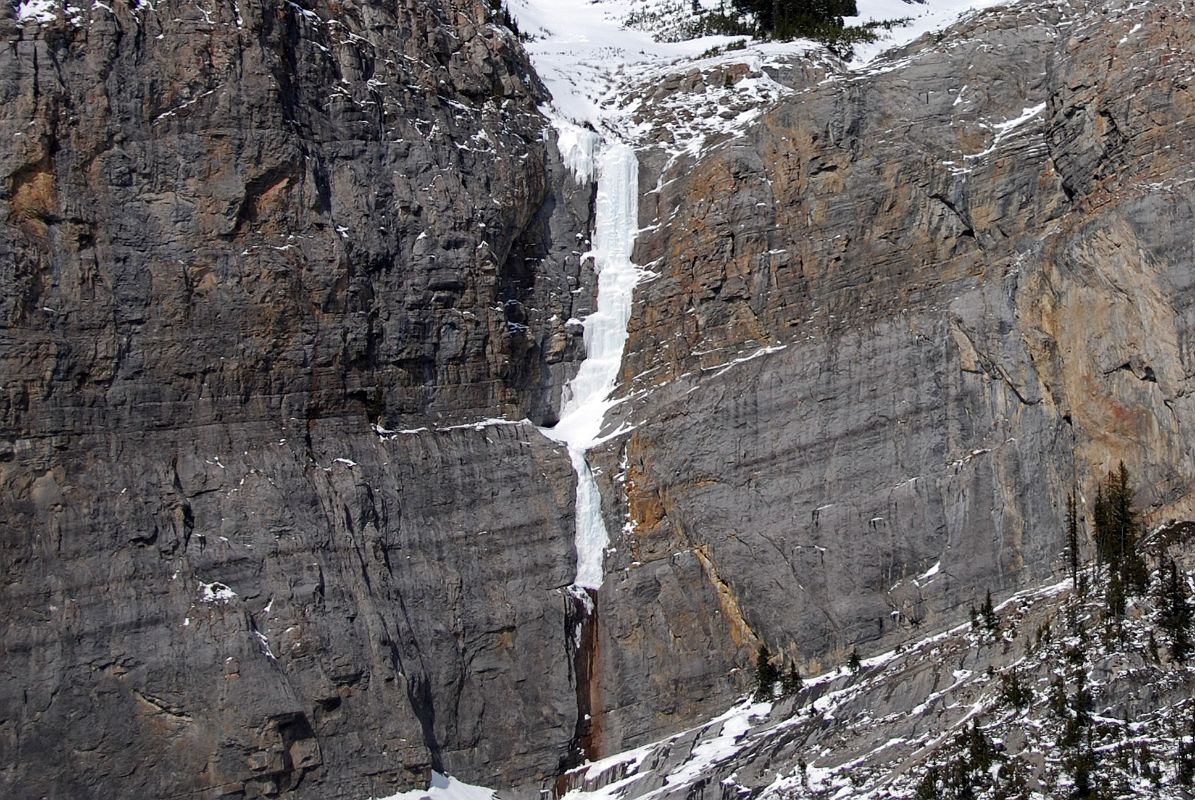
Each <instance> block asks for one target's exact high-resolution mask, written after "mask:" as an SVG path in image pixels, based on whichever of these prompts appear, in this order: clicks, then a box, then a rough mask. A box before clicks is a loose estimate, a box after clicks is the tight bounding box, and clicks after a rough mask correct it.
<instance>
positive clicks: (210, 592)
mask: <svg viewBox="0 0 1195 800" xmlns="http://www.w3.org/2000/svg"><path fill="white" fill-rule="evenodd" d="M236 596H237V593H236V592H234V591H233V590H232V589H230V588H229V587H227V586H225V585H224V584H222V583H217V582H212V583H204V582H203V581H200V582H199V602H201V603H217V604H221V605H222V604H224V603H228V602H230V601H231V600H232V599H233V598H235V597H236Z"/></svg>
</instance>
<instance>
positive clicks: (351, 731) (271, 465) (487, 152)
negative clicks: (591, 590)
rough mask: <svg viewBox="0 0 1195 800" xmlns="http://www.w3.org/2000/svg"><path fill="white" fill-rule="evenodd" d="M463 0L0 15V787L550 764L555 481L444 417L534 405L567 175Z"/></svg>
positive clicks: (74, 787) (544, 402)
mask: <svg viewBox="0 0 1195 800" xmlns="http://www.w3.org/2000/svg"><path fill="white" fill-rule="evenodd" d="M26 5H28V4H26ZM21 12H22V13H23V14H26V13H27V12H28V9H25V8H24V6H22V7H21ZM489 14H490V11H489V8H488V6H483V5H481V4H475V3H470V2H443V3H438V2H430V3H429V2H411V3H405V4H403V3H399V4H375V3H357V2H349V3H322V2H321V3H316V4H314V5H311V6H310V7H303V6H300V5H297V4H293V3H283V4H276V3H259V2H251V1H250V0H243V1H242V2H239V3H224V4H216V6H215V8H214V9H213V10H211V11H208V10H206V9H205V8H202V7H200V6H197V5H195V4H193V3H181V2H179V3H176V2H161V3H156V4H152V5H151V4H148V3H145V4H126V3H120V2H118V3H115V4H113V5H112V7H111V8H110V9H109V8H108V7H107V6H104V5H98V6H95V8H94V9H91V10H89V11H77V10H71V9H68V10H67V12H66V13H65V16H64V14H63V12H62V11H61V10H59V11H58V12H57V16H55V12H52V11H51V12H49V13H48V14H46V15H45V16H46V17H47V18H46V19H44V20H40V21H39V20H37V19H33V18H26V19H18V18H16V17H15V16H14V17H12V18H6V19H4V20H2V21H0V37H3V40H4V43H5V44H4V47H3V50H2V53H3V55H0V59H3V75H4V78H3V80H2V81H0V96H2V97H3V102H4V104H5V108H6V113H5V115H4V119H3V122H0V125H2V126H3V128H4V134H3V135H4V139H5V141H6V142H8V143H9V144H8V145H7V146H6V147H5V148H4V152H3V153H2V154H0V178H2V181H0V184H2V186H3V195H2V197H0V218H2V223H0V265H2V266H0V270H3V273H2V274H3V285H4V292H3V297H2V299H0V320H2V321H0V331H2V338H0V375H3V380H0V529H3V531H4V534H3V536H2V537H0V542H2V550H0V552H2V555H0V563H2V565H3V583H2V586H3V589H2V590H0V607H2V608H3V612H4V614H3V616H4V622H3V623H2V634H0V638H2V641H3V644H4V659H3V661H4V670H3V679H2V680H0V753H2V754H3V757H2V758H0V763H2V764H3V766H2V767H0V794H4V795H5V796H8V797H41V796H67V795H69V796H77V797H99V796H109V797H115V796H142V797H177V796H184V795H185V796H188V797H190V796H222V795H230V796H233V795H235V796H240V795H245V796H257V795H263V794H264V795H273V794H278V793H285V792H291V793H293V794H295V795H296V796H305V797H320V798H334V797H354V798H355V797H367V796H377V795H382V794H389V793H391V792H392V791H394V790H395V789H398V788H409V787H412V786H416V785H425V781H426V778H427V774H428V771H429V769H430V768H435V769H438V770H442V771H447V772H450V773H453V774H462V775H466V776H468V777H471V778H474V779H476V780H483V781H487V782H490V783H493V784H496V785H515V784H527V783H534V784H536V785H538V782H539V781H541V780H545V779H550V778H551V777H552V776H553V775H554V774H555V770H556V764H557V761H558V760H559V758H561V757H562V755H563V753H564V752H566V750H567V746H568V742H569V740H570V737H571V735H572V731H573V729H574V727H575V722H576V720H575V716H576V705H575V702H574V700H573V696H574V691H573V688H572V684H571V678H570V664H569V661H568V658H567V655H566V654H567V645H568V641H567V637H568V631H566V629H565V625H564V618H565V614H566V611H567V605H568V603H567V601H566V595H565V593H564V592H563V591H562V588H561V587H565V586H567V585H568V584H569V582H570V581H571V580H572V575H573V569H574V566H573V550H572V526H573V520H572V491H573V490H572V487H573V483H572V480H573V479H572V470H571V467H570V464H569V461H568V458H567V456H566V455H565V454H564V453H563V452H562V451H561V450H560V449H559V448H558V447H556V446H554V445H551V444H550V443H548V442H547V441H546V440H545V439H543V437H541V436H539V434H538V433H537V432H536V430H535V428H534V427H533V426H532V425H531V424H529V423H523V424H513V425H490V426H480V427H476V426H475V427H464V428H452V427H451V424H452V422H453V421H456V420H469V421H475V420H477V419H479V418H487V417H500V416H504V417H506V418H507V419H510V420H518V419H522V418H528V417H529V418H531V419H534V420H536V421H551V418H552V414H553V413H554V412H553V411H552V409H553V408H554V407H555V405H556V402H557V401H556V400H555V398H554V395H555V394H558V392H559V386H560V384H561V383H562V382H563V381H564V380H565V379H566V378H567V377H568V367H569V365H570V363H571V362H574V361H575V360H576V359H577V357H578V355H579V353H580V352H581V349H580V343H579V337H578V335H577V334H578V333H579V328H576V327H575V326H574V329H572V330H568V329H566V328H565V324H564V320H567V319H569V318H570V317H572V316H573V315H574V313H580V314H583V313H584V311H583V309H576V310H574V308H573V303H574V297H575V295H574V294H573V292H572V290H573V289H575V288H578V281H579V275H580V265H579V258H578V257H577V255H576V254H575V252H574V251H573V249H572V248H573V247H574V246H575V245H576V243H577V241H578V240H579V239H580V238H582V237H583V236H584V232H585V226H586V225H587V224H588V217H589V203H590V199H589V191H590V190H589V188H588V187H585V189H584V191H580V192H578V191H576V188H575V187H574V186H573V185H572V183H571V180H570V179H568V178H567V176H565V175H564V174H563V172H562V170H561V167H560V166H559V164H558V158H557V156H556V154H555V147H554V145H553V143H552V141H551V140H550V137H549V135H548V134H546V133H545V130H548V131H550V128H546V125H545V121H544V120H543V118H542V117H541V116H540V114H539V113H538V111H537V110H536V107H537V105H538V104H539V103H541V102H542V101H543V99H544V96H543V92H542V90H541V89H540V88H539V86H538V83H537V81H536V79H535V78H534V76H533V75H532V74H531V73H530V70H529V67H528V65H527V63H526V60H525V56H524V55H523V54H522V51H521V49H520V48H519V46H518V44H517V42H516V41H515V39H514V37H513V36H512V34H511V33H510V32H509V31H507V30H505V29H502V28H498V27H496V26H494V25H492V24H489V22H488V21H487V20H488V15H489ZM559 243H563V245H561V244H559ZM576 296H579V297H580V298H581V300H582V301H583V300H584V297H585V295H584V294H583V293H582V294H581V295H576ZM374 423H379V424H380V426H381V427H379V428H377V429H376V431H375V429H374V427H372V426H373V424H374ZM387 428H394V429H398V428H404V429H418V430H416V431H415V432H410V433H406V432H395V433H387V432H386V430H387ZM379 432H380V433H379ZM493 731H519V732H520V735H519V736H517V737H516V736H509V735H501V736H493V735H491V733H492V732H493Z"/></svg>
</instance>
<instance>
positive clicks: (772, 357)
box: [601, 1, 1195, 753]
mask: <svg viewBox="0 0 1195 800" xmlns="http://www.w3.org/2000/svg"><path fill="white" fill-rule="evenodd" d="M1190 14H1191V12H1190V11H1189V10H1184V9H1181V8H1175V7H1173V6H1172V5H1171V4H1163V3H1153V4H1148V3H1147V4H1140V3H1136V4H1129V3H1118V2H1095V3H1088V2H1053V1H1049V2H1023V3H1018V4H1015V5H1010V6H1008V7H1005V8H998V9H993V10H991V11H988V12H985V13H982V14H978V15H974V16H972V17H971V18H969V19H968V20H966V21H964V22H962V23H960V24H959V25H957V26H955V27H953V28H951V29H949V30H948V31H946V32H944V33H942V34H941V35H934V36H928V37H925V38H923V39H921V40H920V41H918V42H916V43H915V44H913V45H911V46H909V47H908V48H906V49H905V50H903V51H899V52H895V53H891V54H889V55H888V56H886V57H884V58H883V59H881V60H880V61H879V62H877V63H875V64H873V65H872V66H871V67H870V68H868V69H866V70H863V71H861V72H857V73H840V74H831V75H830V76H829V77H828V78H822V77H821V76H819V74H818V70H817V69H814V68H812V67H810V68H801V69H790V70H785V71H780V70H776V71H774V74H775V76H776V78H777V79H780V80H786V81H788V82H789V90H790V92H789V94H788V95H787V97H785V98H784V99H781V100H780V101H778V102H777V103H776V104H775V105H774V107H772V108H771V109H770V110H769V111H768V112H767V113H766V114H764V116H763V117H762V119H761V120H760V122H759V123H758V124H757V125H754V126H752V127H751V128H750V129H749V130H748V131H747V132H746V133H745V134H744V135H741V136H729V137H722V138H721V139H718V138H716V137H709V138H707V140H706V144H705V147H704V148H703V149H702V150H701V152H700V154H699V155H698V156H696V157H695V156H692V155H691V154H688V153H685V152H683V150H684V147H683V145H684V144H685V143H684V142H680V141H672V140H671V139H670V138H669V130H670V127H669V124H668V120H667V119H663V120H661V121H660V123H659V124H658V125H657V126H656V127H655V130H656V133H655V134H654V135H655V136H656V137H657V138H658V139H660V140H661V142H662V143H661V144H660V145H657V146H656V148H657V149H656V151H655V152H657V153H659V155H658V156H656V157H655V158H654V159H653V158H651V157H646V158H644V159H643V160H644V163H645V165H647V167H646V168H645V174H644V181H643V188H644V191H645V197H646V198H647V199H646V200H645V201H644V218H643V219H642V224H643V225H644V226H645V230H644V232H643V233H642V234H641V235H640V239H639V245H638V248H637V252H636V260H637V263H640V264H644V265H648V266H649V268H651V269H653V270H654V271H655V272H656V273H657V277H656V278H655V279H654V280H648V281H645V282H644V284H643V285H642V287H641V290H640V292H639V294H638V295H637V305H636V308H635V312H634V314H633V315H632V318H631V330H630V339H629V341H628V345H627V355H626V358H625V360H624V368H623V376H622V377H623V381H624V386H625V394H626V395H627V396H628V398H629V399H628V401H627V402H626V403H624V404H623V405H622V406H620V407H619V408H620V409H621V412H622V413H621V417H620V418H619V419H617V420H615V421H613V422H612V424H627V425H630V426H634V427H635V430H634V432H633V433H631V434H630V435H629V436H628V437H625V438H623V439H622V440H620V441H617V442H612V443H611V444H610V446H609V448H608V450H607V453H606V457H605V466H606V475H607V479H608V484H607V485H608V487H609V488H608V489H607V494H608V496H609V497H611V498H612V499H611V501H610V505H609V509H608V511H609V513H610V515H611V517H612V519H618V518H620V517H621V518H622V520H621V521H622V522H623V523H624V535H623V536H622V537H621V539H620V540H619V541H617V542H616V543H615V544H616V546H617V548H618V549H617V553H616V554H615V555H614V556H613V559H612V562H611V563H610V566H611V567H612V569H613V571H614V574H615V575H617V576H618V577H617V579H614V580H610V581H608V584H607V586H608V587H609V589H608V594H609V595H610V596H608V597H607V598H606V608H607V611H606V615H605V618H604V621H603V629H602V630H603V636H604V637H605V640H604V641H603V644H602V647H601V652H602V653H603V657H604V659H605V660H606V664H605V665H604V667H603V669H604V671H605V674H607V675H619V676H622V675H626V674H629V673H633V672H636V671H638V670H640V669H643V670H645V671H646V672H647V673H648V674H649V676H650V678H649V679H648V683H649V685H651V686H652V687H653V690H652V691H648V692H642V693H639V692H628V691H625V687H624V685H623V683H622V680H621V679H611V680H610V682H609V685H608V691H609V694H610V708H609V709H608V710H607V713H606V715H605V731H606V733H607V736H608V741H607V746H608V749H607V750H606V751H605V752H607V753H609V752H615V751H617V750H618V749H622V748H624V747H627V746H633V745H637V744H640V743H642V742H644V741H646V737H645V735H644V733H645V731H646V730H648V729H651V728H653V727H654V728H656V729H664V728H666V727H668V726H672V727H673V729H676V728H678V727H680V725H679V723H680V722H681V720H686V721H688V722H690V723H696V722H697V721H698V717H697V716H696V715H695V714H694V713H693V712H694V711H695V710H696V708H699V707H701V706H702V705H703V704H704V702H705V701H706V699H707V698H708V697H710V696H711V694H712V695H713V696H719V697H722V698H724V702H727V703H728V702H729V700H730V699H731V698H732V697H733V696H734V694H735V692H736V691H741V690H742V689H744V688H746V686H747V684H748V682H749V681H748V679H749V674H747V673H746V671H745V670H744V669H743V668H745V667H747V666H748V664H749V663H750V658H751V655H752V651H753V649H754V647H755V646H756V644H757V643H759V642H766V643H767V644H768V645H769V646H770V647H771V648H772V650H773V652H776V651H780V652H781V653H783V654H784V655H785V656H786V657H787V658H790V659H795V660H796V661H797V663H798V664H800V666H801V667H802V669H803V670H804V671H806V672H809V671H820V670H822V669H825V668H827V667H832V666H834V665H835V664H840V663H843V661H844V660H845V658H846V655H847V654H848V653H849V652H850V650H851V649H852V648H853V647H856V646H857V647H860V648H861V649H862V650H864V651H865V652H866V651H867V650H868V649H870V648H875V647H878V646H880V645H881V644H882V643H885V642H886V643H894V642H896V641H899V640H901V639H903V638H906V637H908V636H909V635H910V634H911V633H912V632H914V631H915V630H917V629H919V628H923V627H924V626H940V625H942V624H944V623H947V622H949V621H951V620H957V619H959V618H960V616H965V614H966V610H967V608H968V606H969V605H972V604H974V605H975V606H978V605H979V604H980V603H981V602H982V600H983V598H984V593H985V591H987V590H991V591H992V592H993V593H994V594H995V595H996V596H997V598H999V597H1000V596H1002V594H1003V593H1004V592H1006V591H1008V590H1010V589H1012V588H1014V587H1017V586H1022V585H1025V584H1027V583H1032V582H1035V581H1038V580H1041V579H1043V578H1046V577H1048V576H1049V575H1050V574H1051V572H1052V571H1055V570H1056V569H1058V567H1059V565H1060V556H1061V554H1062V550H1063V520H1062V518H1063V509H1064V499H1065V497H1066V495H1067V493H1068V492H1069V491H1070V490H1071V489H1072V488H1077V489H1078V490H1079V492H1080V494H1081V495H1083V496H1085V497H1086V499H1087V501H1090V499H1091V495H1092V494H1093V493H1094V486H1093V482H1094V481H1095V480H1096V479H1098V478H1099V477H1101V476H1102V475H1103V474H1104V472H1105V471H1107V470H1109V469H1110V468H1113V467H1114V466H1115V465H1116V463H1117V462H1118V461H1120V460H1123V461H1124V462H1125V463H1126V464H1127V465H1128V466H1129V468H1130V470H1131V471H1132V472H1133V474H1134V475H1136V476H1137V477H1138V479H1139V484H1140V486H1141V487H1142V491H1141V493H1140V495H1139V500H1140V501H1141V502H1142V503H1143V504H1144V505H1145V506H1147V507H1148V508H1150V509H1151V511H1152V513H1153V514H1154V515H1155V516H1156V517H1158V518H1163V519H1164V518H1167V517H1171V516H1183V515H1185V514H1186V512H1187V511H1188V509H1189V506H1190V503H1191V493H1190V490H1191V485H1190V476H1191V475H1192V458H1193V457H1195V451H1193V449H1192V442H1191V439H1190V437H1189V436H1187V435H1186V434H1185V429H1186V428H1187V427H1189V426H1190V425H1191V424H1192V423H1193V422H1195V418H1193V417H1192V409H1191V407H1190V404H1189V401H1188V396H1189V390H1190V388H1191V384H1190V380H1191V379H1190V376H1191V374H1192V371H1193V370H1192V363H1191V357H1190V352H1189V341H1188V340H1189V338H1190V330H1191V321H1192V302H1193V301H1195V295H1193V294H1192V293H1191V291H1190V279H1191V275H1192V274H1195V273H1192V255H1193V251H1192V245H1191V241H1190V237H1189V236H1187V235H1186V234H1185V233H1184V232H1185V231H1188V230H1189V220H1190V217H1191V208H1192V198H1193V195H1192V186H1193V183H1192V180H1193V178H1195V172H1193V171H1192V168H1191V163H1192V158H1191V156H1192V149H1193V148H1195V137H1192V135H1191V128H1192V125H1193V124H1195V107H1193V106H1192V104H1191V98H1190V95H1189V94H1188V92H1187V89H1186V88H1185V87H1186V86H1187V84H1188V83H1189V81H1190V76H1191V74H1192V71H1193V69H1195V62H1193V61H1192V59H1191V56H1190V53H1191V52H1193V51H1192V48H1191V46H1190V45H1191V42H1190V41H1189V39H1190V36H1191V33H1192V31H1195V26H1193V25H1192V19H1191V16H1190ZM724 72H726V74H729V75H731V77H730V78H725V80H734V79H735V78H734V75H733V74H732V72H728V71H725V70H724ZM686 81H687V82H689V83H695V82H699V81H695V80H694V79H693V78H692V76H690V77H689V78H686ZM673 104H674V105H676V103H675V101H674V103H673ZM678 153H679V154H678ZM652 164H654V165H655V169H656V174H655V175H653V174H651V169H650V165H652ZM612 528H613V526H612ZM680 569H688V576H689V578H688V580H693V581H696V582H698V583H699V584H700V585H702V586H703V589H704V591H706V592H707V593H708V594H712V595H714V596H716V597H717V598H718V603H717V604H716V605H715V606H714V607H713V608H714V610H715V617H714V618H713V619H715V620H717V622H716V623H715V628H716V630H715V631H711V630H710V629H709V622H708V620H709V619H710V617H708V616H707V614H705V613H697V609H698V608H702V607H703V606H702V605H701V603H704V602H705V601H704V600H703V601H700V602H686V603H685V605H684V608H685V610H686V611H691V612H693V616H692V617H690V616H687V615H686V614H684V613H674V614H671V615H669V617H668V625H667V632H666V633H664V632H663V631H661V633H660V635H645V633H644V632H645V631H647V630H652V628H651V626H650V624H649V623H648V620H650V619H651V618H652V616H653V615H654V613H655V610H656V609H658V608H666V607H669V605H670V601H669V600H668V591H667V588H666V587H667V585H668V584H667V583H666V582H664V581H662V580H661V575H674V574H676V572H677V571H678V570H680ZM711 633H714V634H715V635H714V637H713V638H710V635H711ZM728 634H733V635H728ZM705 641H709V642H710V644H711V645H712V646H706V645H694V642H705ZM736 669H737V671H736ZM658 686H669V687H674V686H681V687H686V688H684V689H681V690H679V692H685V691H686V690H688V689H695V691H694V694H693V696H694V697H696V698H700V699H697V700H696V702H695V703H693V704H692V705H689V706H685V705H684V704H678V703H677V702H676V699H675V698H676V694H677V693H678V690H673V691H672V692H668V691H664V692H660V691H658V689H657V687H658ZM698 687H699V688H698ZM723 707H725V706H723ZM678 711H679V713H677V712H678Z"/></svg>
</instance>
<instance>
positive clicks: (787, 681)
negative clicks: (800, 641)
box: [780, 662, 801, 697]
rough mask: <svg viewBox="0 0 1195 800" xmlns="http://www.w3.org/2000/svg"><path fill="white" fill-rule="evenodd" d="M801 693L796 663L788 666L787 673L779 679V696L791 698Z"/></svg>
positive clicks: (799, 675)
mask: <svg viewBox="0 0 1195 800" xmlns="http://www.w3.org/2000/svg"><path fill="white" fill-rule="evenodd" d="M799 691H801V673H800V672H798V671H797V665H796V663H795V662H794V663H791V664H789V665H788V671H787V672H785V673H784V677H783V678H781V679H780V696H781V697H792V696H793V695H795V694H796V693H797V692H799Z"/></svg>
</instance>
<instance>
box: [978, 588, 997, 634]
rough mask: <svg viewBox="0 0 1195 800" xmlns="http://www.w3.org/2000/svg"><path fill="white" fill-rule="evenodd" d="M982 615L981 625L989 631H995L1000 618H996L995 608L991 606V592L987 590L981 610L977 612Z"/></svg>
mask: <svg viewBox="0 0 1195 800" xmlns="http://www.w3.org/2000/svg"><path fill="white" fill-rule="evenodd" d="M979 613H980V614H982V615H983V624H984V625H986V626H987V629H988V630H989V631H994V630H996V627H997V626H998V625H999V624H1000V618H999V617H997V616H996V607H995V606H993V605H992V590H991V589H988V594H987V597H986V598H984V601H983V608H982V609H980V611H979Z"/></svg>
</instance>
